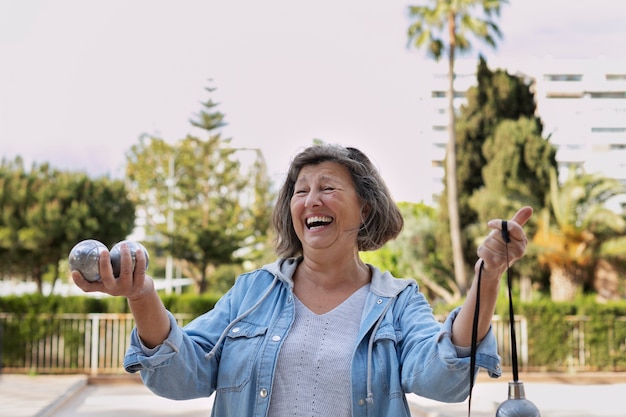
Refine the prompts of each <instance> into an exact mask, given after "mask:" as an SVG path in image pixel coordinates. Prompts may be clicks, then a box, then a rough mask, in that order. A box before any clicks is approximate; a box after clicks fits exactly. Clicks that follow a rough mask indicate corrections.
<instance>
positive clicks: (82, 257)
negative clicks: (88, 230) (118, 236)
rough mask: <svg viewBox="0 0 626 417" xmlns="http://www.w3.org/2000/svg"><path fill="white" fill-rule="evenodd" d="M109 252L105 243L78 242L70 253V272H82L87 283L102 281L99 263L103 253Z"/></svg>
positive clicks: (95, 241) (92, 240)
mask: <svg viewBox="0 0 626 417" xmlns="http://www.w3.org/2000/svg"><path fill="white" fill-rule="evenodd" d="M105 250H107V247H106V246H105V245H104V243H101V242H99V241H97V240H94V239H87V240H83V241H81V242H78V243H77V244H76V245H75V246H74V247H73V248H72V250H71V251H70V255H69V258H68V261H69V264H70V271H80V273H81V274H83V277H84V278H85V279H86V280H87V281H91V282H94V281H98V280H99V279H100V267H99V266H98V261H99V260H100V254H101V253H102V251H105Z"/></svg>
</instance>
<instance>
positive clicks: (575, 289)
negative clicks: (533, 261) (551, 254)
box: [550, 265, 581, 301]
mask: <svg viewBox="0 0 626 417" xmlns="http://www.w3.org/2000/svg"><path fill="white" fill-rule="evenodd" d="M580 290H581V280H580V274H578V273H575V272H573V271H570V270H568V268H564V267H562V266H561V265H551V266H550V296H551V298H552V301H573V300H574V298H575V297H576V294H578V293H579V291H580Z"/></svg>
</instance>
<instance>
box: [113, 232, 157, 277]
mask: <svg viewBox="0 0 626 417" xmlns="http://www.w3.org/2000/svg"><path fill="white" fill-rule="evenodd" d="M122 244H126V246H128V249H129V250H130V255H131V258H132V260H133V271H134V270H135V254H136V253H137V251H138V250H142V251H143V253H144V255H145V257H146V269H148V264H149V262H150V256H149V255H148V250H147V249H146V248H145V247H144V246H143V245H142V244H141V243H139V242H137V241H134V240H122V241H121V242H118V243H116V244H115V245H114V246H113V247H112V248H111V266H112V267H113V276H114V277H115V278H119V276H120V272H121V271H120V270H121V267H122V253H121V249H122Z"/></svg>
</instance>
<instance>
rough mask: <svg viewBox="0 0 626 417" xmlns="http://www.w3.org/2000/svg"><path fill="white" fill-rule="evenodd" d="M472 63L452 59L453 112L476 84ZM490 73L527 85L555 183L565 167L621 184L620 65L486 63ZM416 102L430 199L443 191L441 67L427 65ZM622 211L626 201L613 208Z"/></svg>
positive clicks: (624, 153) (625, 137)
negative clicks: (552, 158) (550, 151)
mask: <svg viewBox="0 0 626 417" xmlns="http://www.w3.org/2000/svg"><path fill="white" fill-rule="evenodd" d="M477 65H478V59H471V60H470V59H462V60H457V62H456V64H455V67H456V70H455V72H456V79H455V85H454V88H455V107H456V108H457V109H458V108H459V107H460V105H461V104H462V103H464V102H465V92H466V91H467V89H468V88H469V87H471V86H473V85H475V83H476V75H475V71H476V67H477ZM487 65H488V67H489V68H490V69H491V70H495V69H497V68H502V69H505V70H506V71H507V72H509V73H510V74H515V75H520V76H523V77H526V78H528V79H529V82H532V83H533V89H534V92H535V99H536V103H537V115H538V116H539V117H540V118H541V120H542V121H543V123H544V130H543V135H544V137H547V136H548V135H549V137H550V143H552V144H553V145H554V146H555V147H556V148H557V154H556V159H557V162H558V164H559V167H560V174H559V178H560V179H561V180H562V179H564V178H565V177H566V174H567V170H568V168H569V166H570V165H572V164H576V165H581V166H583V167H584V169H585V171H586V172H590V173H591V172H598V173H601V174H603V175H606V176H608V177H612V178H617V179H619V180H620V181H621V182H622V183H624V184H626V60H608V59H603V58H598V59H595V60H557V59H551V58H546V59H528V60H525V61H520V62H511V61H508V62H500V61H498V60H497V59H496V58H488V59H487ZM429 71H430V76H431V77H432V78H431V79H429V80H425V81H424V83H423V85H424V88H423V89H422V97H420V100H421V102H422V104H423V110H424V112H425V113H426V114H425V116H424V118H423V120H424V123H423V129H422V132H421V135H422V136H423V140H424V141H425V142H428V143H430V144H431V154H430V155H431V157H432V179H433V183H432V190H433V194H434V195H436V194H439V193H441V192H442V191H443V174H444V172H443V159H444V156H445V145H446V142H447V140H448V135H447V131H446V126H447V120H448V119H447V99H446V91H447V75H446V72H447V63H446V62H445V61H442V62H440V63H434V62H433V63H432V64H431V67H430V68H429ZM620 206H621V210H626V198H622V199H621V200H620V201H616V202H615V207H614V208H615V209H619V208H620Z"/></svg>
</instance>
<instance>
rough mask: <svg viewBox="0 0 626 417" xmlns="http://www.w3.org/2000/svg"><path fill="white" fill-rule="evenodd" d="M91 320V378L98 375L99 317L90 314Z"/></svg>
mask: <svg viewBox="0 0 626 417" xmlns="http://www.w3.org/2000/svg"><path fill="white" fill-rule="evenodd" d="M89 317H90V318H91V376H96V375H98V362H99V361H98V354H99V351H98V349H99V348H100V316H99V315H98V314H90V315H89Z"/></svg>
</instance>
